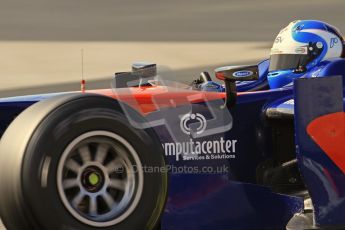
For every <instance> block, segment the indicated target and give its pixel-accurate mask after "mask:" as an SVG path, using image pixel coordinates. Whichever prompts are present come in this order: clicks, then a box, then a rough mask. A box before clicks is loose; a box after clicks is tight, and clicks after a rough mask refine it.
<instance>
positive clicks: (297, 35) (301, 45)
mask: <svg viewBox="0 0 345 230" xmlns="http://www.w3.org/2000/svg"><path fill="white" fill-rule="evenodd" d="M343 52H344V39H343V37H342V36H341V34H340V32H339V30H338V29H337V28H336V27H334V26H332V25H329V24H327V23H325V22H321V21H316V20H299V21H294V22H291V23H290V24H289V25H288V26H287V27H285V28H284V29H282V30H281V31H280V33H279V34H278V36H277V37H276V39H275V41H274V44H273V47H272V49H271V53H270V66H269V73H268V77H267V78H268V83H269V85H270V87H271V88H273V89H274V88H280V87H283V86H285V85H287V84H289V83H291V82H292V81H293V80H294V79H295V78H298V77H301V76H303V75H304V74H305V73H306V72H307V71H308V70H310V69H312V68H313V67H315V66H316V65H318V64H319V63H320V62H321V61H323V60H327V59H330V58H339V57H341V56H342V55H343Z"/></svg>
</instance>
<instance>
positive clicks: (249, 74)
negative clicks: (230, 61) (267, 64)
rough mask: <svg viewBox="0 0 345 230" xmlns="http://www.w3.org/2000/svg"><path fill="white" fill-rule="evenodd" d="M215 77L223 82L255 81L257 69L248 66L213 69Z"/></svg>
mask: <svg viewBox="0 0 345 230" xmlns="http://www.w3.org/2000/svg"><path fill="white" fill-rule="evenodd" d="M215 72H216V77H217V78H218V79H219V80H222V81H225V80H230V81H255V80H258V79H259V67H258V66H257V65H250V66H225V67H220V68H217V69H215Z"/></svg>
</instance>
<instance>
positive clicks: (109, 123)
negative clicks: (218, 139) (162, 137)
mask: <svg viewBox="0 0 345 230" xmlns="http://www.w3.org/2000/svg"><path fill="white" fill-rule="evenodd" d="M122 108H123V107H122V106H120V105H119V103H118V102H117V101H115V100H113V99H110V98H106V97H103V96H97V95H88V94H84V95H80V94H77V95H74V94H71V95H65V96H61V97H58V98H52V99H48V100H46V101H42V102H39V103H37V104H35V105H33V106H31V107H30V108H28V109H27V110H25V111H24V112H23V113H22V114H20V116H19V117H18V118H17V119H16V120H15V121H14V122H13V123H12V124H11V125H10V127H9V128H8V129H7V130H6V132H5V134H4V136H3V138H2V140H1V143H0V175H1V177H0V184H1V185H2V186H1V187H0V204H1V206H0V214H1V217H2V218H3V221H4V224H5V226H6V227H7V228H8V229H9V230H11V229H15V230H17V229H18V230H19V229H53V230H54V229H81V230H83V229H105V230H108V229H109V230H110V229H119V230H122V229H123V230H126V229H153V228H154V227H155V226H156V225H157V223H158V222H159V218H160V215H161V213H162V211H163V208H164V202H165V198H166V192H167V175H166V172H164V171H155V172H153V173H145V172H144V170H143V167H144V166H145V167H152V168H156V169H157V168H164V167H165V161H164V154H163V150H162V147H161V144H160V142H159V140H158V138H157V137H156V134H155V133H154V131H153V130H152V129H146V130H143V129H136V128H134V127H132V126H131V125H130V122H129V121H128V119H127V118H126V117H125V116H124V113H123V112H122V110H121V109H122ZM128 109H129V108H128ZM3 185H7V186H3Z"/></svg>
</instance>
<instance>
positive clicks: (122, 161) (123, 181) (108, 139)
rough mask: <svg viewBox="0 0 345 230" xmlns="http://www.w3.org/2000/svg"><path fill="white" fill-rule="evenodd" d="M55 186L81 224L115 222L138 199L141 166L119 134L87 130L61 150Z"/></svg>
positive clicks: (123, 217) (140, 191)
mask: <svg viewBox="0 0 345 230" xmlns="http://www.w3.org/2000/svg"><path fill="white" fill-rule="evenodd" d="M57 187H58V192H59V195H60V198H61V200H62V202H63V204H64V206H65V207H66V209H67V210H68V211H69V212H70V213H71V214H72V215H73V216H74V217H75V218H76V219H78V220H79V221H81V222H82V223H84V224H87V225H90V226H95V227H107V226H111V225H115V224H117V223H119V222H121V221H123V220H124V219H126V218H127V217H128V216H129V215H130V214H131V213H132V212H133V211H134V209H135V207H136V206H137V204H138V202H139V200H140V197H141V193H142V189H143V170H142V165H141V162H140V159H139V156H138V154H137V153H136V151H135V150H134V148H133V147H132V146H131V145H130V144H129V143H128V142H127V141H126V140H125V139H123V138H122V137H120V136H119V135H117V134H114V133H111V132H108V131H92V132H88V133H85V134H83V135H81V136H79V137H77V138H76V139H74V140H73V141H72V142H71V143H70V144H69V145H68V146H67V148H66V149H65V151H64V152H63V153H62V156H61V158H60V161H59V164H58V173H57Z"/></svg>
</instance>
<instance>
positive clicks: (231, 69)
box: [215, 65, 259, 109]
mask: <svg viewBox="0 0 345 230" xmlns="http://www.w3.org/2000/svg"><path fill="white" fill-rule="evenodd" d="M215 72H216V77H217V78H218V79H219V80H222V81H224V83H225V92H226V98H225V105H224V107H226V108H228V109H229V108H231V107H234V106H235V105H236V99H237V89H236V81H255V80H258V79H259V67H258V65H249V66H225V67H220V68H217V69H215Z"/></svg>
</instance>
